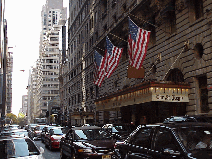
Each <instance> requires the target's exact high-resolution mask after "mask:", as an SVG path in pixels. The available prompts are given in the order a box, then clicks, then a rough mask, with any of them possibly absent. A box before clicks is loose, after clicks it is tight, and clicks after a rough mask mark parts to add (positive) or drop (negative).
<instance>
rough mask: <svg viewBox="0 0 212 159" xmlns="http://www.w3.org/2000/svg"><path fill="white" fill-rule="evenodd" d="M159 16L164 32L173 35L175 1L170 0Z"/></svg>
mask: <svg viewBox="0 0 212 159" xmlns="http://www.w3.org/2000/svg"><path fill="white" fill-rule="evenodd" d="M160 16H161V17H162V18H163V19H164V22H165V30H166V32H167V33H170V34H173V33H174V32H175V31H176V15H175V0H171V1H170V2H169V3H168V4H167V5H166V6H165V7H164V9H163V10H162V11H161V12H160Z"/></svg>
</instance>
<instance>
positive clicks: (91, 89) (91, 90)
mask: <svg viewBox="0 0 212 159" xmlns="http://www.w3.org/2000/svg"><path fill="white" fill-rule="evenodd" d="M90 92H91V99H93V97H94V92H93V87H90Z"/></svg>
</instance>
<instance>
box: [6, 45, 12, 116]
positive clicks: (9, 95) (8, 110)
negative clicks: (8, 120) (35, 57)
mask: <svg viewBox="0 0 212 159" xmlns="http://www.w3.org/2000/svg"><path fill="white" fill-rule="evenodd" d="M11 49H12V47H8V52H7V74H6V76H7V77H6V78H7V87H6V92H7V98H6V113H11V112H12V72H13V52H12V51H11Z"/></svg>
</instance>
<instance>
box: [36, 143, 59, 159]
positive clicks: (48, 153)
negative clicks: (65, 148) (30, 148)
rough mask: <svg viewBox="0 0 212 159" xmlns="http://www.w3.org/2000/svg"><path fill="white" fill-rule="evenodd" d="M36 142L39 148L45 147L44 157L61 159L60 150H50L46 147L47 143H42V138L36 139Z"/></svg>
mask: <svg viewBox="0 0 212 159" xmlns="http://www.w3.org/2000/svg"><path fill="white" fill-rule="evenodd" d="M35 144H36V145H37V146H38V148H40V147H42V148H44V154H43V157H44V159H59V158H60V150H53V151H50V150H49V149H48V148H46V147H45V144H44V143H42V142H41V141H40V140H38V141H35Z"/></svg>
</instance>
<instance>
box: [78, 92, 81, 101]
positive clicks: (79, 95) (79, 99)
mask: <svg viewBox="0 0 212 159" xmlns="http://www.w3.org/2000/svg"><path fill="white" fill-rule="evenodd" d="M80 102H81V94H80V93H79V94H78V103H80Z"/></svg>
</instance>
